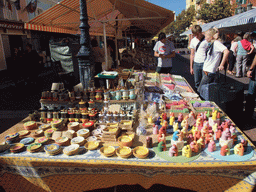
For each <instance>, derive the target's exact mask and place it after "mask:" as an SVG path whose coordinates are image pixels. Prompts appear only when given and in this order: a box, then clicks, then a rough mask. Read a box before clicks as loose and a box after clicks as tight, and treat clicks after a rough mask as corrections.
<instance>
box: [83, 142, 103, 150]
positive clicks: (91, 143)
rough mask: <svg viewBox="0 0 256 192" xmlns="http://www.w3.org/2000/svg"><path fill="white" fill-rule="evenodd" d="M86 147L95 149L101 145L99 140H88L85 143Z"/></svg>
mask: <svg viewBox="0 0 256 192" xmlns="http://www.w3.org/2000/svg"><path fill="white" fill-rule="evenodd" d="M84 147H85V148H86V149H88V150H95V149H97V148H98V147H99V142H97V141H88V142H87V143H85V145H84Z"/></svg>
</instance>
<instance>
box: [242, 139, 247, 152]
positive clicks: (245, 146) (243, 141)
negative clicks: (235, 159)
mask: <svg viewBox="0 0 256 192" xmlns="http://www.w3.org/2000/svg"><path fill="white" fill-rule="evenodd" d="M241 143H242V144H243V146H244V152H246V151H247V148H248V141H247V140H245V139H241Z"/></svg>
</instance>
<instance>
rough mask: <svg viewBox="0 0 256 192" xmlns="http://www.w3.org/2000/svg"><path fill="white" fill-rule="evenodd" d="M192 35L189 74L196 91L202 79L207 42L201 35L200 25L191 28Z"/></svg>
mask: <svg viewBox="0 0 256 192" xmlns="http://www.w3.org/2000/svg"><path fill="white" fill-rule="evenodd" d="M191 31H192V34H193V36H194V38H193V39H192V40H191V42H190V45H189V47H190V73H191V75H194V80H195V88H196V89H198V87H199V85H200V82H201V80H202V77H203V65H204V60H205V57H206V50H207V48H208V42H207V41H206V40H205V36H204V35H203V34H202V28H201V27H200V25H193V26H192V29H191Z"/></svg>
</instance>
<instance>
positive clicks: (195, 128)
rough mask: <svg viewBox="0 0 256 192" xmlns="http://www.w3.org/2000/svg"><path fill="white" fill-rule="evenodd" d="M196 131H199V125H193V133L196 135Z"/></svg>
mask: <svg viewBox="0 0 256 192" xmlns="http://www.w3.org/2000/svg"><path fill="white" fill-rule="evenodd" d="M196 131H198V127H196V126H193V127H192V129H191V132H192V134H193V135H195V132H196Z"/></svg>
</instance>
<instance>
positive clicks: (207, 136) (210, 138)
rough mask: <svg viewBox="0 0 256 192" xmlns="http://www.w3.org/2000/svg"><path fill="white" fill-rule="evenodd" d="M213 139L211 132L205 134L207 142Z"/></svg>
mask: <svg viewBox="0 0 256 192" xmlns="http://www.w3.org/2000/svg"><path fill="white" fill-rule="evenodd" d="M212 139H213V136H212V134H211V133H208V134H206V135H205V144H208V143H209V142H210V141H211V140H212Z"/></svg>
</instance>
